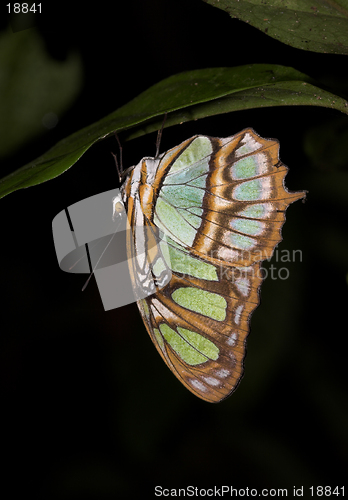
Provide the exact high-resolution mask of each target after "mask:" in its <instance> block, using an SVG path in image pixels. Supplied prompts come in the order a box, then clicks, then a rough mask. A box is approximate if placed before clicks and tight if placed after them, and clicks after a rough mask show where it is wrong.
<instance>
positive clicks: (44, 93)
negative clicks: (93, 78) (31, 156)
mask: <svg viewBox="0 0 348 500" xmlns="http://www.w3.org/2000/svg"><path fill="white" fill-rule="evenodd" d="M24 17H25V16H24ZM0 62H1V69H0V109H1V112H0V137H1V141H0V157H4V156H8V155H10V154H11V153H13V152H14V151H15V150H16V149H18V148H19V147H21V146H23V144H24V143H27V142H29V141H30V140H32V139H33V138H35V137H37V136H39V135H40V134H43V133H44V132H45V131H46V130H47V128H52V127H53V126H54V125H55V123H56V121H58V118H60V117H61V116H62V115H63V114H64V112H65V111H66V110H67V109H69V107H70V106H71V104H72V102H73V101H74V99H75V98H76V96H77V94H78V92H79V91H80V88H81V85H82V62H81V58H80V57H79V55H78V54H77V53H76V52H71V53H69V55H68V57H67V59H66V60H65V61H55V60H54V59H51V58H50V56H49V54H48V53H47V51H46V50H45V43H44V40H43V39H42V38H41V37H40V35H39V34H38V32H37V31H36V30H34V29H32V30H30V29H27V30H24V31H21V32H18V33H16V34H15V35H14V34H13V33H12V32H11V31H8V32H5V33H1V34H0Z"/></svg>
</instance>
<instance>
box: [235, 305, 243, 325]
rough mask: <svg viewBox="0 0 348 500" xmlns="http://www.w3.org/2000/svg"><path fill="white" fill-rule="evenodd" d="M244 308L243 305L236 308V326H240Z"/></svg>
mask: <svg viewBox="0 0 348 500" xmlns="http://www.w3.org/2000/svg"><path fill="white" fill-rule="evenodd" d="M243 308H244V306H243V305H240V306H238V307H237V308H236V315H235V317H234V321H235V323H236V325H239V322H240V316H241V314H242V311H243Z"/></svg>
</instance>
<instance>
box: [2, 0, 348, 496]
mask: <svg viewBox="0 0 348 500" xmlns="http://www.w3.org/2000/svg"><path fill="white" fill-rule="evenodd" d="M117 4H118V2H114V5H113V6H112V8H111V4H105V5H104V4H103V3H102V2H98V3H95V4H94V5H93V6H92V5H91V6H88V7H83V6H82V4H81V7H80V9H79V10H73V11H72V10H71V9H72V6H71V5H70V6H69V5H64V7H63V4H61V3H60V4H54V3H50V6H48V5H47V7H46V4H45V5H44V8H45V12H44V14H43V15H42V16H38V18H37V26H36V28H33V29H37V30H38V31H39V33H40V34H41V36H42V37H43V38H44V40H45V44H46V49H47V51H48V53H49V54H50V57H52V58H54V59H57V60H62V61H63V60H65V58H66V56H67V54H68V53H69V51H70V50H72V49H75V50H77V51H78V52H79V53H80V55H81V58H82V60H83V66H84V80H83V87H82V89H81V92H80V94H79V96H78V98H77V99H76V101H75V102H74V104H73V105H72V106H71V108H70V109H69V111H68V112H66V113H65V114H64V116H61V117H60V120H59V122H58V124H57V126H56V127H55V128H54V129H52V130H50V131H45V129H44V128H43V130H42V134H41V135H40V136H37V137H36V138H35V139H34V140H33V141H31V142H30V143H29V144H28V143H26V144H23V145H22V146H21V147H20V148H18V151H17V152H16V153H15V154H14V155H13V156H11V157H7V158H4V159H3V160H2V162H1V172H2V174H3V175H5V174H7V173H9V172H10V171H12V170H15V169H16V168H19V167H20V166H22V165H23V164H25V163H27V162H28V161H30V160H32V159H33V158H35V157H37V156H39V155H40V154H42V153H43V152H45V151H46V150H47V149H49V147H51V146H53V145H54V144H55V143H56V142H57V141H58V140H60V139H62V138H63V137H66V136H67V135H69V134H70V133H73V132H74V131H76V130H78V129H79V128H82V127H84V126H86V125H89V124H90V123H92V122H94V121H96V120H98V119H100V118H102V117H103V116H105V115H106V114H108V113H110V112H112V111H113V110H115V109H117V108H118V107H120V106H121V105H123V104H125V103H126V102H128V101H129V100H130V99H132V98H133V97H135V96H136V95H138V94H139V93H140V92H142V91H143V90H145V89H147V88H148V87H149V86H151V85H152V84H154V83H156V82H158V81H160V80H161V79H163V78H165V77H167V76H170V75H172V74H175V73H178V72H181V71H185V70H191V69H199V68H205V67H220V66H238V65H242V64H251V63H275V64H282V65H286V66H292V67H295V68H296V69H298V70H300V71H303V72H305V73H307V74H310V75H311V76H314V77H317V78H325V77H327V76H328V75H331V77H332V78H333V81H334V80H335V78H336V79H337V81H339V80H340V81H341V79H342V77H343V78H344V77H346V76H347V74H346V67H347V62H346V61H347V59H346V57H344V56H335V55H325V54H315V53H310V52H304V51H301V50H298V49H294V48H291V47H288V46H286V45H284V44H281V43H280V42H277V41H275V40H273V39H271V38H269V37H267V36H266V35H265V34H263V33H261V32H259V31H257V30H256V29H254V28H253V27H251V26H249V25H247V24H245V23H242V22H240V21H238V20H232V19H230V18H229V16H228V15H227V14H226V13H224V12H222V11H220V10H218V9H215V8H213V7H211V6H209V5H207V4H205V3H204V2H202V1H200V0H190V1H187V0H176V1H173V0H166V1H160V0H145V1H144V0H135V1H133V2H132V3H127V5H122V6H121V5H119V6H118V5H117ZM48 8H49V9H50V10H49V12H48V11H47V9H48ZM2 19H3V20H2V23H3V26H2V27H3V29H5V28H6V23H7V21H6V22H5V17H4V16H3V18H2ZM13 36H16V34H13ZM0 64H1V62H0ZM34 84H35V82H34ZM342 116H343V115H342ZM345 118H346V117H343V120H344V119H345ZM337 119H341V118H340V115H339V113H338V112H335V111H333V110H328V109H324V108H314V107H282V108H281V107H275V108H267V109H257V110H249V111H243V112H236V113H232V114H226V115H220V116H216V117H213V118H209V119H203V120H200V121H197V122H191V123H186V124H184V125H181V126H180V125H178V126H175V127H171V128H167V129H165V131H164V134H163V139H162V145H161V150H162V151H163V150H166V149H169V148H170V147H173V146H175V145H176V144H179V143H180V142H181V141H182V140H184V139H186V138H188V137H190V136H191V135H194V134H197V133H201V134H207V135H212V136H221V137H224V136H228V135H232V134H234V133H236V132H238V131H240V130H242V129H243V128H245V127H248V126H251V127H253V128H254V129H255V130H256V131H257V132H258V133H259V134H260V135H261V136H262V137H276V138H277V139H279V140H280V145H281V146H280V156H281V159H282V161H283V162H284V163H285V164H286V165H288V166H289V167H290V173H289V174H288V176H287V181H286V182H287V187H288V188H289V189H291V190H302V189H306V190H308V191H309V194H308V197H307V202H306V203H305V204H302V203H301V202H297V203H296V204H294V205H292V206H291V207H290V208H289V210H288V214H287V223H286V224H285V226H284V229H283V237H284V241H283V242H282V243H281V244H280V246H279V250H281V249H286V250H289V251H291V250H293V249H301V251H302V261H300V260H296V261H295V262H290V263H287V264H286V266H287V267H288V269H289V271H290V276H289V279H287V280H281V279H277V280H271V279H268V280H266V281H265V282H264V284H263V287H262V293H261V306H260V307H259V308H258V309H257V310H256V311H255V313H254V315H253V317H252V320H251V334H250V336H249V338H248V353H247V357H246V362H245V368H246V371H245V376H244V378H243V380H242V382H241V385H240V386H239V388H238V390H237V391H236V392H235V393H234V394H233V395H232V396H231V397H230V398H229V399H228V400H226V401H225V402H223V403H221V404H218V405H211V404H208V403H205V402H203V401H201V400H199V399H198V398H196V397H194V396H193V395H192V394H191V393H189V392H188V391H187V390H186V389H185V388H184V387H182V386H181V385H180V383H179V382H178V381H177V380H176V379H175V377H174V376H173V375H172V374H171V373H170V372H169V370H168V369H167V368H166V367H165V365H164V364H163V361H162V360H161V359H160V357H159V356H158V354H157V352H156V350H155V349H154V347H153V346H152V345H151V342H150V340H149V338H148V335H147V333H146V331H145V328H144V326H143V324H142V320H141V318H140V316H139V314H138V311H137V307H136V305H135V304H132V305H129V306H126V307H124V308H121V309H118V310H113V311H109V312H104V310H103V307H102V303H101V300H100V297H99V293H98V289H97V286H96V284H95V283H94V282H93V280H92V283H91V284H90V285H89V286H88V287H87V289H86V291H85V292H83V293H82V292H81V291H80V290H81V288H82V286H83V284H84V282H85V279H86V278H87V277H86V276H85V275H74V274H67V273H63V272H62V271H60V269H59V266H58V264H57V260H56V256H55V251H54V245H53V240H52V232H51V222H52V219H53V218H54V216H55V215H56V214H57V213H58V212H60V211H61V210H62V209H64V208H65V207H67V206H69V205H71V204H72V203H75V202H77V201H79V200H82V199H84V198H86V197H88V196H92V195H94V194H97V193H99V192H102V191H106V190H109V189H112V188H114V187H117V178H116V173H115V167H114V163H113V159H112V157H111V154H110V152H111V151H115V152H117V144H116V142H115V140H114V139H107V140H105V141H101V142H99V143H98V144H96V145H95V146H93V147H92V148H91V149H90V150H89V151H88V152H87V153H86V154H85V155H84V156H83V157H82V158H81V160H79V162H78V163H77V164H75V165H74V166H73V167H72V168H71V169H70V170H69V171H68V172H66V173H64V174H63V175H61V176H60V177H58V178H56V179H54V180H52V181H49V182H47V183H44V184H41V185H39V186H35V187H33V188H30V189H25V190H21V191H17V192H15V193H12V194H11V195H9V196H7V197H5V198H4V199H2V200H1V214H2V215H1V221H2V228H3V239H2V253H1V255H2V270H1V282H2V287H3V297H2V308H1V312H2V314H1V318H2V328H1V342H2V345H1V355H2V360H1V365H2V369H3V375H2V381H1V382H2V390H3V396H2V402H3V410H2V414H3V417H4V423H3V426H2V429H3V432H2V434H3V439H2V441H3V444H2V445H1V449H2V453H3V456H4V459H5V462H6V467H5V468H4V469H3V472H4V479H3V480H2V484H3V487H4V488H6V494H5V496H4V498H15V497H16V495H17V494H18V493H19V492H22V493H23V492H25V494H26V495H27V494H29V493H34V496H35V498H38V499H39V498H40V499H41V498H45V499H48V498H71V499H75V498H86V499H87V498H88V499H89V498H99V499H104V498H105V499H108V498H133V497H134V496H136V495H137V494H139V495H140V494H147V495H150V496H154V486H155V485H161V486H163V487H166V488H177V487H185V486H188V485H193V486H197V487H202V488H208V487H213V486H217V487H219V486H222V485H232V486H234V487H236V488H246V487H249V488H259V489H261V488H288V489H289V493H288V495H289V497H291V496H292V490H293V487H294V486H296V487H297V488H299V487H301V486H303V487H304V489H305V490H304V491H305V493H304V497H305V498H309V490H308V488H309V487H310V486H314V487H316V486H318V485H323V486H325V485H331V486H342V485H343V483H344V479H345V475H346V474H345V471H346V468H347V449H348V448H347V444H348V443H347V441H348V435H347V411H348V408H347V397H346V396H347V386H346V383H347V373H346V366H347V362H346V351H345V345H346V333H347V326H346V322H345V310H346V304H347V281H346V273H347V235H346V220H347V202H346V201H345V200H346V199H347V198H346V194H347V182H346V181H347V163H346V164H345V165H343V166H342V165H341V167H340V168H339V169H338V168H335V166H333V165H331V164H330V162H328V164H327V165H325V167H321V168H320V167H318V166H317V165H315V164H314V163H313V161H311V158H309V157H308V155H306V153H305V148H304V145H305V142H306V138H307V137H308V133H309V132H310V131H311V130H313V128H314V127H316V126H317V125H318V124H324V125H325V124H330V122H331V120H337ZM342 123H343V126H345V127H347V121H346V122H344V121H343V122H342ZM328 126H329V125H328ZM121 140H122V135H121ZM155 141H156V134H151V135H147V136H145V137H142V138H139V139H136V140H134V141H131V142H127V143H124V144H123V146H124V149H123V155H124V156H123V157H124V163H125V165H127V166H129V165H133V164H135V163H137V162H138V161H139V159H140V158H141V157H142V156H147V155H150V156H151V155H154V153H155ZM346 157H347V158H348V154H347V156H346ZM342 179H343V181H344V182H342ZM273 264H274V265H275V266H278V268H279V267H282V266H283V264H282V263H280V262H273ZM7 488H9V489H7Z"/></svg>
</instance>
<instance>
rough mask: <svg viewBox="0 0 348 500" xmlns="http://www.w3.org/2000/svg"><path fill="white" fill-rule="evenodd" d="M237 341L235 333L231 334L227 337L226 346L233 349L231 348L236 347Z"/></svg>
mask: <svg viewBox="0 0 348 500" xmlns="http://www.w3.org/2000/svg"><path fill="white" fill-rule="evenodd" d="M237 339H238V334H237V333H232V334H231V335H230V336H229V337H228V339H227V342H226V344H227V345H229V346H231V347H233V346H235V345H236V343H237Z"/></svg>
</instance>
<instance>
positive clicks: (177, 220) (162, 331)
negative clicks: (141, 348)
mask: <svg viewBox="0 0 348 500" xmlns="http://www.w3.org/2000/svg"><path fill="white" fill-rule="evenodd" d="M278 150H279V145H278V143H277V142H276V141H274V140H265V139H262V138H260V137H259V136H258V135H257V134H256V133H255V132H254V131H253V130H252V129H246V130H244V131H242V132H240V133H239V134H237V135H235V136H232V137H228V138H225V139H220V138H212V137H206V136H195V137H192V138H191V139H188V140H186V141H184V142H183V143H182V144H180V145H179V146H177V147H176V148H174V149H172V150H170V151H168V152H167V153H165V154H163V155H161V157H159V158H158V159H153V158H151V159H150V158H144V159H143V160H142V161H141V162H140V163H139V164H138V165H137V166H136V167H134V169H133V170H131V172H130V174H129V175H128V177H127V178H126V181H125V183H124V185H123V186H122V193H123V199H124V203H125V206H126V209H127V214H128V222H129V226H130V228H131V231H130V232H129V233H130V234H131V236H130V238H129V240H128V247H127V248H128V253H129V262H130V274H131V278H132V282H133V285H134V287H135V289H142V290H144V287H143V283H145V284H146V286H149V288H148V293H144V295H143V296H142V297H144V298H142V299H141V300H139V301H138V306H139V310H140V313H141V315H142V317H143V320H144V323H145V325H146V328H147V330H148V332H149V334H150V337H151V338H152V340H153V342H154V344H155V345H156V347H157V349H158V351H159V353H160V354H161V356H162V358H163V359H164V361H165V362H166V363H167V365H168V366H169V368H170V369H171V370H172V371H173V373H174V374H175V375H176V376H177V377H178V379H179V380H180V381H181V382H182V383H183V384H184V385H185V386H186V387H187V388H188V389H189V390H190V391H192V392H193V393H194V394H196V395H197V396H199V397H200V398H202V399H204V400H206V401H210V402H218V401H221V400H222V399H224V398H226V397H227V396H229V395H230V394H231V392H232V391H233V390H234V389H235V388H236V386H237V384H238V382H239V380H240V378H241V376H242V373H243V360H244V356H245V341H246V337H247V335H248V331H249V319H250V315H251V313H252V312H253V310H254V309H255V308H256V307H257V305H258V303H259V293H258V292H259V287H260V284H261V281H262V276H261V270H260V262H261V261H262V260H264V259H266V258H269V257H270V256H271V255H272V253H273V250H274V248H275V246H276V245H277V244H278V243H279V242H280V241H281V227H282V225H283V223H284V220H285V215H284V212H285V209H286V208H287V207H288V205H289V204H290V203H292V202H293V201H296V200H297V199H300V198H303V197H304V196H305V193H304V192H298V193H291V192H289V191H287V189H286V188H285V186H284V177H285V175H286V173H287V168H286V167H285V166H284V165H282V164H281V162H280V160H279V155H278ZM139 227H140V228H146V231H143V230H142V229H141V230H140V231H139V230H138V229H139ZM147 234H150V235H151V234H154V235H158V234H161V237H160V238H159V239H157V244H153V241H154V240H153V238H151V237H148V236H147ZM137 254H141V257H137Z"/></svg>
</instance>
